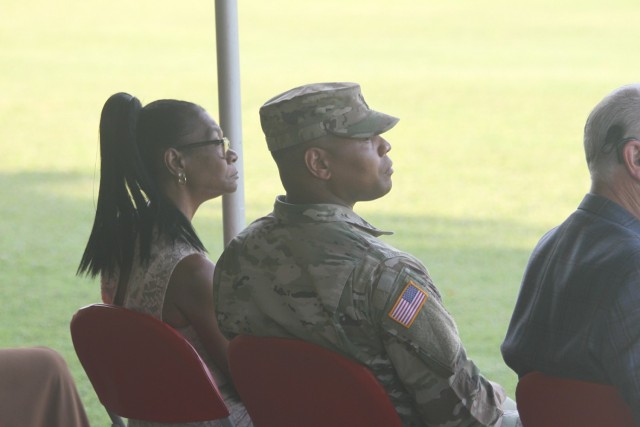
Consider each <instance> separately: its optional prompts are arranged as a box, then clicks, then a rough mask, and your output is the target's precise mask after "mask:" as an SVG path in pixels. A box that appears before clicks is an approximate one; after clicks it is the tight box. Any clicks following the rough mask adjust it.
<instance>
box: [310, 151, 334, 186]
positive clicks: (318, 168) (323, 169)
mask: <svg viewBox="0 0 640 427" xmlns="http://www.w3.org/2000/svg"><path fill="white" fill-rule="evenodd" d="M304 163H305V165H306V166H307V170H308V171H309V173H310V174H311V175H312V176H314V177H316V178H318V179H321V180H323V181H327V180H328V179H329V178H331V169H330V167H329V165H330V154H329V152H328V151H327V150H324V149H322V148H318V147H311V148H308V149H307V150H306V151H305V152H304Z"/></svg>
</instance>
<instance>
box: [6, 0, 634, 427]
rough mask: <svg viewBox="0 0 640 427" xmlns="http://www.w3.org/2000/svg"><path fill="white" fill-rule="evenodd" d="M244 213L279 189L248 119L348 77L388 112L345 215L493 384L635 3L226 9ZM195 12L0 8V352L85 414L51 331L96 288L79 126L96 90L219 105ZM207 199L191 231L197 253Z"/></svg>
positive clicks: (208, 37) (163, 5)
mask: <svg viewBox="0 0 640 427" xmlns="http://www.w3.org/2000/svg"><path fill="white" fill-rule="evenodd" d="M238 3H239V4H238V8H239V35H240V63H241V76H240V78H241V85H242V86H241V93H242V125H243V126H242V129H243V144H244V159H243V160H244V168H245V173H246V176H245V196H246V220H247V222H249V221H251V220H253V219H255V218H257V217H258V216H261V215H263V214H265V213H268V212H269V211H270V210H271V206H272V204H273V199H274V197H275V196H276V195H277V194H280V193H281V192H282V188H281V185H280V182H279V179H278V175H277V171H276V168H275V166H274V165H273V162H272V160H271V157H270V155H269V153H268V151H267V149H266V145H265V143H264V139H263V136H262V133H261V130H260V125H259V119H258V109H259V107H260V106H261V105H262V103H264V102H265V101H266V100H267V99H269V98H270V97H272V96H274V95H276V94H277V93H280V92H282V91H285V90H287V89H289V88H292V87H294V86H298V85H301V84H305V83H311V82H320V81H356V82H359V83H360V84H361V85H362V89H363V93H364V96H365V99H366V100H367V102H368V104H369V105H370V106H371V107H372V108H374V109H378V110H381V111H384V112H386V113H389V114H392V115H395V116H397V117H400V118H401V121H400V123H399V124H398V125H397V126H396V127H395V128H394V129H393V130H392V131H390V132H389V133H388V134H386V135H387V137H388V139H389V141H390V142H391V144H392V146H393V149H392V151H391V153H390V156H391V158H392V159H393V161H394V169H395V174H394V189H393V190H392V192H391V193H390V194H389V195H387V196H386V197H384V198H382V199H380V200H377V201H374V202H368V203H362V204H359V205H356V212H358V213H359V214H361V215H362V216H363V217H364V218H366V219H367V220H369V221H370V222H371V223H373V224H374V225H376V226H377V227H379V228H382V229H387V230H393V231H395V234H394V235H393V236H391V237H385V240H387V241H388V242H389V243H391V244H393V245H395V246H396V247H398V248H400V249H403V250H406V251H408V252H411V253H413V254H414V255H416V256H417V257H418V258H420V259H421V260H422V261H423V262H424V263H425V265H426V266H427V268H428V269H429V271H430V273H431V274H432V276H433V278H434V280H435V282H436V284H437V286H438V287H439V288H440V290H441V291H442V293H443V297H444V300H445V305H446V306H447V307H448V309H449V310H450V311H451V313H452V314H453V316H454V318H455V319H456V321H457V323H458V327H459V329H460V334H461V336H462V338H463V341H464V343H465V346H466V348H467V352H468V354H469V356H470V357H471V358H472V359H474V360H475V361H476V363H477V364H478V365H479V367H480V369H481V370H482V372H483V373H484V374H485V375H486V376H487V377H489V378H490V379H492V380H495V381H497V382H500V383H501V384H503V385H504V386H505V388H506V389H507V391H508V392H509V394H510V395H512V396H513V391H514V388H515V381H516V377H515V374H513V372H512V371H511V370H510V369H509V368H507V367H506V366H505V365H504V363H503V361H502V358H501V356H500V350H499V346H500V343H501V342H502V339H503V337H504V333H505V331H506V328H507V325H508V321H509V318H510V316H511V311H512V309H513V305H514V302H515V298H516V296H517V292H518V288H519V284H520V279H521V276H522V272H523V270H524V267H525V265H526V262H527V259H528V256H529V254H530V252H531V249H532V248H533V246H534V245H535V243H536V242H537V240H538V239H539V238H540V236H541V235H542V234H543V233H544V232H545V231H547V230H548V229H549V228H551V227H553V226H555V225H556V224H558V223H559V222H561V221H562V220H563V219H564V218H565V217H566V216H567V215H568V214H570V213H571V212H572V211H573V210H574V209H575V207H576V206H577V204H578V203H579V201H580V200H581V198H582V197H583V195H584V194H585V193H586V192H587V191H588V189H589V178H588V174H587V169H586V166H585V164H584V163H585V162H584V154H583V151H582V129H583V126H584V121H585V119H586V117H587V115H588V113H589V111H590V110H591V108H593V106H594V105H595V104H596V103H597V102H598V101H599V100H600V99H601V98H602V97H603V96H604V95H606V94H607V93H608V92H610V91H611V90H613V89H614V88H616V87H618V86H621V85H623V84H626V83H630V82H634V81H637V80H638V69H639V68H640V67H639V65H640V59H639V58H638V55H637V46H636V45H637V40H638V39H639V37H638V36H640V29H639V28H638V26H637V25H636V24H635V21H634V18H635V17H636V16H638V13H640V4H639V3H637V2H636V1H633V0H629V1H625V0H611V1H609V2H601V1H595V0H581V1H577V0H566V1H563V2H558V1H551V0H534V1H528V2H521V1H506V0H486V1H484V2H476V1H472V0H457V1H449V2H435V1H428V0H422V1H415V0H395V1H392V2H388V1H381V0H369V1H364V0H349V1H342V0H325V1H323V2H308V1H304V0H301V1H296V2H293V1H290V0H271V1H263V0H241V1H239V2H238ZM214 6H215V5H214V2H213V1H212V0H210V1H202V0H182V1H180V2H172V1H167V0H153V1H151V0H137V1H135V2H132V1H130V0H108V1H107V0H94V1H91V2H86V1H80V0H57V1H55V2H51V1H44V0H19V1H18V0H3V2H2V6H0V16H1V17H0V301H2V304H3V305H2V308H1V309H0V324H1V325H2V326H0V347H19V346H30V345H48V346H50V347H53V348H55V349H56V350H58V351H60V352H61V353H62V354H63V355H64V356H65V358H66V360H67V361H68V363H69V365H70V367H71V369H72V372H73V374H74V378H75V379H76V382H77V383H78V387H79V389H80V392H81V395H82V399H83V401H84V403H85V405H86V407H87V410H88V413H89V417H90V419H91V421H92V425H96V426H101V425H104V426H107V425H108V418H107V416H106V414H105V412H104V410H103V409H102V407H101V406H100V404H99V403H98V401H97V398H96V396H95V393H94V392H93V389H92V388H91V385H90V384H89V382H88V380H87V378H86V376H85V374H84V371H83V370H82V368H81V366H80V365H79V362H78V361H77V358H76V356H75V352H74V351H73V346H72V344H71V339H70V336H69V320H70V319H71V316H72V315H73V313H75V311H76V310H77V309H78V308H79V307H81V306H83V305H87V304H91V303H94V302H98V301H99V299H100V293H99V284H98V283H97V281H95V280H91V279H87V278H79V277H76V276H75V271H76V268H77V265H78V262H79V259H80V256H81V254H82V251H83V249H84V245H85V243H86V239H87V238H88V235H89V232H90V229H91V225H92V221H93V214H94V210H95V203H96V198H97V190H98V177H99V150H98V123H99V116H100V111H101V108H102V105H103V104H104V102H105V101H106V99H107V98H108V97H109V96H110V95H111V94H113V93H115V92H120V91H125V92H129V93H131V94H133V95H135V96H137V97H139V98H140V99H141V101H142V102H143V103H144V104H146V103H148V102H151V101H153V100H156V99H160V98H178V99H185V100H189V101H193V102H196V103H199V104H201V105H202V106H203V107H205V108H206V109H207V110H208V111H209V112H210V113H211V115H212V116H213V117H214V118H218V117H219V109H218V88H217V75H216V52H215V48H216V47H215V46H216V45H215V9H214ZM221 224H222V223H221V202H220V200H219V199H217V200H214V201H211V202H209V203H207V204H206V205H204V206H203V207H202V208H201V210H200V211H199V212H198V214H197V215H196V219H195V226H196V229H197V230H198V231H199V233H200V235H201V237H202V239H203V241H204V242H205V244H206V246H207V247H208V249H209V253H210V256H211V258H212V259H213V260H215V259H217V257H218V255H219V253H220V251H221V250H222V248H223V242H222V225H221Z"/></svg>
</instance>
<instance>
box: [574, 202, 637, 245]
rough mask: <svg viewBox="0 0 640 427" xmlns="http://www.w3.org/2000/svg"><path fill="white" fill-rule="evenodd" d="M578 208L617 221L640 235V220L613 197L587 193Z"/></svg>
mask: <svg viewBox="0 0 640 427" xmlns="http://www.w3.org/2000/svg"><path fill="white" fill-rule="evenodd" d="M578 209H581V210H584V211H587V212H591V213H592V214H594V215H598V216H600V217H603V218H605V219H607V220H609V221H612V222H615V223H617V224H619V225H621V226H622V227H625V228H628V229H630V230H631V231H633V232H634V233H636V234H638V235H640V221H638V219H637V218H636V217H635V216H633V215H632V214H631V213H630V212H629V211H627V210H626V209H625V208H623V207H622V206H620V205H619V204H617V203H616V202H614V201H613V200H611V199H607V198H606V197H603V196H599V195H597V194H593V193H587V195H585V196H584V199H582V202H581V203H580V206H578Z"/></svg>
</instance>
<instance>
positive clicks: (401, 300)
mask: <svg viewBox="0 0 640 427" xmlns="http://www.w3.org/2000/svg"><path fill="white" fill-rule="evenodd" d="M428 297H429V296H428V295H427V293H426V292H425V291H424V290H422V289H420V288H419V287H417V286H416V284H415V283H413V281H411V280H409V282H408V283H407V285H406V286H405V287H404V290H403V291H402V293H401V294H400V296H399V297H398V300H397V301H396V303H395V304H394V305H393V308H392V309H391V311H390V312H389V317H391V318H392V319H393V320H395V321H396V322H398V323H400V324H401V325H402V326H404V327H405V328H408V327H410V326H411V324H412V323H413V321H414V320H416V317H417V316H418V313H420V310H421V309H422V305H423V304H424V303H425V301H426V300H427V298H428Z"/></svg>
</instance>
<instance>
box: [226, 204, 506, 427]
mask: <svg viewBox="0 0 640 427" xmlns="http://www.w3.org/2000/svg"><path fill="white" fill-rule="evenodd" d="M382 234H390V233H388V232H383V231H380V230H378V229H376V228H375V227H373V226H372V225H370V224H369V223H367V222H366V221H365V220H364V219H362V218H361V217H359V216H358V215H356V214H355V213H354V212H353V210H351V209H349V208H346V207H343V206H338V205H331V204H319V205H292V204H288V203H286V202H284V197H282V196H280V197H279V198H278V199H277V200H276V203H275V208H274V212H273V213H271V214H270V215H268V216H266V217H263V218H260V219H258V220H256V221H255V222H254V223H252V224H251V225H250V226H249V227H247V228H246V229H245V230H244V231H243V232H241V233H240V234H239V235H238V236H237V237H236V238H235V239H233V240H232V241H231V242H230V244H229V245H228V247H227V248H226V250H225V251H224V252H223V254H222V256H221V257H220V259H219V261H218V263H217V265H216V272H215V274H214V295H215V296H216V298H215V300H216V312H217V313H218V322H219V327H220V329H221V330H222V332H223V333H224V334H225V335H227V336H228V337H230V338H231V337H233V336H235V335H238V334H251V335H261V336H279V337H290V338H299V339H303V340H306V341H310V342H313V343H316V344H319V345H321V346H323V347H326V348H329V349H331V350H334V351H337V352H339V353H342V354H344V355H346V356H348V357H351V358H353V359H355V360H357V361H359V362H360V363H362V364H364V365H366V366H367V367H369V368H370V369H371V370H372V371H373V373H374V374H375V376H376V377H377V378H378V380H379V381H380V383H381V384H382V385H383V386H384V387H385V389H386V390H387V391H388V393H389V396H390V398H391V400H392V402H393V404H394V406H395V407H396V409H397V411H398V413H399V414H400V416H401V418H402V420H403V425H405V426H439V427H444V426H485V425H499V424H500V423H499V422H498V421H499V420H500V417H501V415H502V409H501V406H502V401H503V400H504V399H505V395H504V391H503V390H502V388H501V387H500V386H499V385H497V384H493V383H491V382H489V381H487V380H486V379H485V378H484V377H482V376H481V375H480V373H479V371H478V369H477V368H476V366H475V365H474V364H473V362H472V361H471V360H469V359H467V357H466V355H465V351H464V348H463V346H462V343H461V341H460V337H459V336H458V332H457V329H456V326H455V324H454V321H453V319H452V318H451V316H450V315H449V314H448V312H447V311H446V310H445V308H444V306H443V305H442V301H441V298H440V294H439V292H438V290H437V289H436V287H435V286H434V284H433V283H432V281H431V278H430V277H429V274H428V272H427V270H426V268H425V267H424V266H423V265H422V263H420V261H418V260H417V259H416V258H415V257H413V256H411V255H409V254H407V253H404V252H401V251H399V250H397V249H395V248H393V247H391V246H390V245H388V244H386V243H384V242H383V241H382V240H380V239H378V236H380V235H382ZM416 301H417V302H416Z"/></svg>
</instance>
